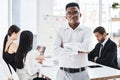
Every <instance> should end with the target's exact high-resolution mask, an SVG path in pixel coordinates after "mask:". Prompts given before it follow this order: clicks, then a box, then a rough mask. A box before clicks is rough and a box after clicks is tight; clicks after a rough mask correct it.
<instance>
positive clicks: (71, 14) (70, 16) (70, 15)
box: [66, 7, 81, 24]
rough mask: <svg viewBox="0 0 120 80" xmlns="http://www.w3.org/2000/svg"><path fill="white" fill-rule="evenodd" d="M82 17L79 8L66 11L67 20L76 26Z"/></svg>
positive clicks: (70, 8) (69, 8)
mask: <svg viewBox="0 0 120 80" xmlns="http://www.w3.org/2000/svg"><path fill="white" fill-rule="evenodd" d="M80 17H81V14H80V10H79V9H78V8H77V7H68V8H67V10H66V19H67V20H68V22H69V23H70V24H76V23H78V22H79V18H80Z"/></svg>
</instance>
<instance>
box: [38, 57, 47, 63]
mask: <svg viewBox="0 0 120 80" xmlns="http://www.w3.org/2000/svg"><path fill="white" fill-rule="evenodd" d="M44 59H45V57H44V56H38V57H37V58H36V60H37V61H38V63H41V64H42V62H43V60H44Z"/></svg>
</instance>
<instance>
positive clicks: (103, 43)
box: [101, 37, 108, 46]
mask: <svg viewBox="0 0 120 80" xmlns="http://www.w3.org/2000/svg"><path fill="white" fill-rule="evenodd" d="M107 41H108V37H106V39H105V40H104V41H103V42H102V43H101V44H102V45H103V46H104V45H105V43H106V42H107Z"/></svg>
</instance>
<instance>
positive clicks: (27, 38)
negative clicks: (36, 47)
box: [15, 31, 33, 69]
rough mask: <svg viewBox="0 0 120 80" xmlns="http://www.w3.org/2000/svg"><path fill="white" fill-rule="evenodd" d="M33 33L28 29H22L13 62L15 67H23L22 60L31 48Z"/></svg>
mask: <svg viewBox="0 0 120 80" xmlns="http://www.w3.org/2000/svg"><path fill="white" fill-rule="evenodd" d="M32 45H33V34H32V32H30V31H23V32H22V33H21V35H20V42H19V47H18V50H17V53H16V59H15V62H16V63H15V64H16V68H18V69H22V68H23V67H24V60H25V59H26V55H27V53H28V52H29V51H30V50H31V49H32Z"/></svg>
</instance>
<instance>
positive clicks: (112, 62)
mask: <svg viewBox="0 0 120 80" xmlns="http://www.w3.org/2000/svg"><path fill="white" fill-rule="evenodd" d="M99 50H100V43H97V45H96V46H95V48H94V49H93V50H92V51H91V52H90V53H89V54H88V59H89V60H90V61H94V58H95V57H99ZM96 63H99V64H102V65H106V66H109V67H113V68H117V69H118V63H117V46H116V44H115V43H114V42H113V41H111V40H110V39H108V41H107V42H106V43H105V45H104V48H103V50H102V52H101V57H100V58H98V59H97V60H96Z"/></svg>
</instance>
